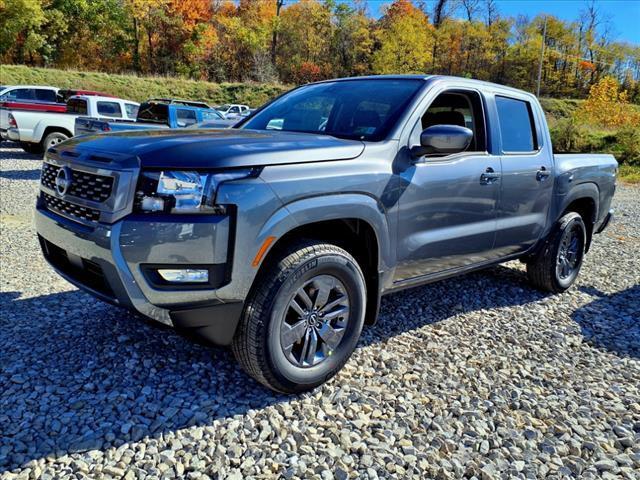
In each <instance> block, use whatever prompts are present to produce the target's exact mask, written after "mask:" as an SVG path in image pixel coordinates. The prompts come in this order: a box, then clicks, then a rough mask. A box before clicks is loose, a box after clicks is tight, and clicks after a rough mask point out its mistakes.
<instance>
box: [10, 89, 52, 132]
mask: <svg viewBox="0 0 640 480" xmlns="http://www.w3.org/2000/svg"><path fill="white" fill-rule="evenodd" d="M57 94H58V89H57V88H56V87H49V86H43V85H5V86H0V140H7V139H8V138H9V135H8V129H9V127H8V125H9V110H11V109H13V108H16V109H17V108H20V109H29V107H30V106H31V104H33V103H37V104H39V105H41V104H43V103H45V104H48V106H47V108H46V109H45V110H42V107H41V106H40V107H34V108H33V109H32V110H38V109H40V111H47V112H55V111H61V110H62V109H61V108H60V106H59V105H57V103H56V97H57Z"/></svg>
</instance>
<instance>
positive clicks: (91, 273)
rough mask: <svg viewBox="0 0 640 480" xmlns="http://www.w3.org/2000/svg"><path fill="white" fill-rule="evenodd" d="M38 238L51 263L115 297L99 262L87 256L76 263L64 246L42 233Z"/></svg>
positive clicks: (84, 282)
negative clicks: (49, 239) (47, 238)
mask: <svg viewBox="0 0 640 480" xmlns="http://www.w3.org/2000/svg"><path fill="white" fill-rule="evenodd" d="M38 239H39V240H40V245H41V247H42V252H43V253H44V256H45V258H46V259H47V260H48V261H49V263H51V265H53V266H54V267H55V268H57V269H58V270H60V271H61V272H62V273H64V274H65V275H67V276H68V277H70V278H71V279H72V280H74V281H76V282H78V283H80V284H82V285H86V286H87V287H89V288H91V289H92V290H95V291H97V292H99V293H101V294H103V295H105V296H107V297H109V298H115V295H114V293H113V290H112V289H111V287H110V286H109V283H108V282H107V279H106V277H105V275H104V271H103V270H102V267H101V266H100V265H99V264H97V263H96V262H93V261H91V260H88V259H86V258H80V259H79V262H78V261H76V262H75V264H74V263H72V262H71V261H70V260H69V255H68V254H67V252H66V251H65V250H64V249H63V248H60V247H58V246H57V245H54V244H53V243H51V242H49V241H48V240H45V239H44V238H43V237H41V236H40V235H38Z"/></svg>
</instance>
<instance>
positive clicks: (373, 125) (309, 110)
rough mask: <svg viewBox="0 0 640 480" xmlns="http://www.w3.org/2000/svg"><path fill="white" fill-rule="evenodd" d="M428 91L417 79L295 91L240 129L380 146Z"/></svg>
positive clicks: (336, 84) (324, 85) (335, 84)
mask: <svg viewBox="0 0 640 480" xmlns="http://www.w3.org/2000/svg"><path fill="white" fill-rule="evenodd" d="M423 85H424V82H423V81H422V80H419V79H402V80H397V79H396V80H393V79H367V80H347V81H338V82H325V83H318V84H313V85H307V86H305V87H301V88H298V89H296V90H293V91H291V92H289V93H287V94H285V95H284V96H282V97H281V98H279V99H277V100H275V101H274V102H273V103H271V104H270V105H268V106H266V107H265V108H264V109H263V110H262V111H261V112H258V113H257V114H255V115H254V116H253V117H251V118H249V119H248V120H247V121H246V122H245V123H243V124H242V127H241V128H247V129H253V130H285V131H289V132H306V133H316V134H324V135H332V136H335V137H339V138H349V139H358V140H371V141H378V140H382V139H384V138H385V137H386V135H387V133H389V130H390V129H391V128H392V127H393V125H394V124H395V122H396V121H397V120H398V118H399V117H400V115H401V114H402V112H403V111H404V110H405V108H406V107H407V105H408V104H409V103H410V102H411V100H412V99H413V97H414V96H415V95H416V93H417V92H418V90H419V89H420V88H421V87H422V86H423Z"/></svg>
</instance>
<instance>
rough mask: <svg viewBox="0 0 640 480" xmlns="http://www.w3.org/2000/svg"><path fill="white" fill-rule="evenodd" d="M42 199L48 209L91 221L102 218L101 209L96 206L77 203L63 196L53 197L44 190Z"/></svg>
mask: <svg viewBox="0 0 640 480" xmlns="http://www.w3.org/2000/svg"><path fill="white" fill-rule="evenodd" d="M42 199H43V200H44V204H45V205H46V207H47V209H49V210H51V211H53V212H56V213H60V214H62V215H66V216H69V217H74V218H79V219H82V220H86V221H89V222H97V221H98V220H99V219H100V211H99V210H96V209H95V208H89V207H83V206H81V205H76V204H75V203H71V202H67V201H66V200H62V199H61V198H56V197H53V196H51V195H49V194H48V193H45V192H42Z"/></svg>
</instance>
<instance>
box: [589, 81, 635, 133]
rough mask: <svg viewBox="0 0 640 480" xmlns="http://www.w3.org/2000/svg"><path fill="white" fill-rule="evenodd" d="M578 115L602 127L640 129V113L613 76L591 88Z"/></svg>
mask: <svg viewBox="0 0 640 480" xmlns="http://www.w3.org/2000/svg"><path fill="white" fill-rule="evenodd" d="M578 115H579V116H580V117H582V119H584V120H585V121H586V122H588V123H591V124H594V125H598V126H602V127H630V126H634V127H640V112H639V111H638V109H637V108H635V107H634V106H633V105H631V104H630V103H629V98H628V95H627V92H626V91H624V90H622V89H621V88H620V84H619V83H618V81H617V80H616V79H615V78H613V77H611V76H607V77H604V78H603V79H602V80H600V81H599V82H598V83H596V84H595V85H593V86H592V87H591V89H590V90H589V97H588V98H587V100H586V101H585V102H584V104H583V105H582V108H581V109H580V111H579V113H578Z"/></svg>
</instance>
